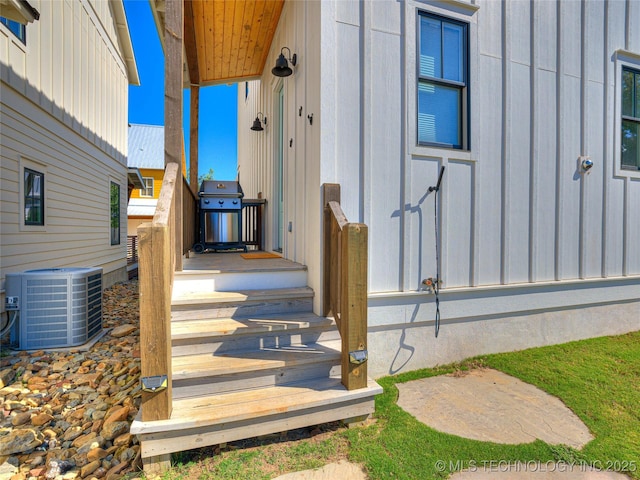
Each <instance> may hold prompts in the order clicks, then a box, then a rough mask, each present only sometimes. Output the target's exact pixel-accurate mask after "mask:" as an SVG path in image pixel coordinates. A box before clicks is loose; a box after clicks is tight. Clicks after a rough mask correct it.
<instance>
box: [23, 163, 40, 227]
mask: <svg viewBox="0 0 640 480" xmlns="http://www.w3.org/2000/svg"><path fill="white" fill-rule="evenodd" d="M27 172H29V173H32V174H34V175H35V176H38V177H40V182H41V184H40V196H39V199H40V210H41V212H42V214H41V220H39V221H37V222H34V221H29V220H27V198H31V199H34V198H36V197H34V196H27V193H28V192H27V189H26V185H25V181H26V178H25V177H26V176H27ZM22 185H23V187H22V222H23V225H24V226H25V227H44V225H45V210H44V208H45V195H44V188H45V178H44V173H42V172H38V171H37V170H34V169H33V168H30V167H23V168H22Z"/></svg>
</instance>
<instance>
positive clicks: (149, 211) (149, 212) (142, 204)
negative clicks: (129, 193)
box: [127, 198, 158, 217]
mask: <svg viewBox="0 0 640 480" xmlns="http://www.w3.org/2000/svg"><path fill="white" fill-rule="evenodd" d="M157 204H158V200H157V199H155V198H132V199H131V200H129V205H128V206H127V216H128V217H153V215H154V214H155V213H156V205H157Z"/></svg>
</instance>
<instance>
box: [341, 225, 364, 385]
mask: <svg viewBox="0 0 640 480" xmlns="http://www.w3.org/2000/svg"><path fill="white" fill-rule="evenodd" d="M367 249H368V229H367V226H366V225H365V224H362V223H349V224H348V225H347V226H346V228H345V229H344V230H343V232H342V252H341V253H342V272H341V276H342V281H341V284H342V289H343V290H342V292H343V293H342V298H341V308H340V310H341V319H340V323H341V332H342V335H341V337H342V384H343V385H344V386H345V387H346V388H347V390H355V389H358V388H365V387H366V386H367V360H365V361H364V362H363V363H359V364H357V363H354V362H353V361H351V360H350V353H351V352H363V351H366V350H367V265H368V263H367V262H368V258H367V257H368V253H367Z"/></svg>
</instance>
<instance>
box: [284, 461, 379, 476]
mask: <svg viewBox="0 0 640 480" xmlns="http://www.w3.org/2000/svg"><path fill="white" fill-rule="evenodd" d="M338 479H339V480H367V475H366V474H365V473H364V472H363V471H362V468H360V466H358V465H356V464H354V463H350V462H347V461H344V460H341V461H339V462H337V463H330V464H329V465H325V466H324V467H322V468H317V469H315V470H304V471H302V472H292V473H286V474H284V475H280V476H279V477H277V478H274V479H273V480H338Z"/></svg>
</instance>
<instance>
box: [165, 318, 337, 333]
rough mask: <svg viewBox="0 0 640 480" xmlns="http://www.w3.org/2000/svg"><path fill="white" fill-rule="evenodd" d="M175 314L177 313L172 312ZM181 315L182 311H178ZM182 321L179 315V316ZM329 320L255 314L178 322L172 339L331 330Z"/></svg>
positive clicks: (172, 329) (172, 328)
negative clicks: (328, 328) (326, 328)
mask: <svg viewBox="0 0 640 480" xmlns="http://www.w3.org/2000/svg"><path fill="white" fill-rule="evenodd" d="M174 313H178V312H174ZM180 313H183V312H180ZM180 318H182V316H180ZM333 325H335V322H334V320H333V319H331V318H327V317H319V316H318V315H316V314H314V313H307V312H302V313H286V314H284V313H283V314H275V315H255V316H251V317H248V318H238V319H235V318H213V319H210V318H207V319H198V320H180V321H175V322H173V323H172V325H171V339H172V340H182V339H192V338H209V337H215V336H226V335H251V334H264V333H268V332H280V331H287V330H291V331H293V330H299V329H305V328H322V327H331V326H333Z"/></svg>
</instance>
